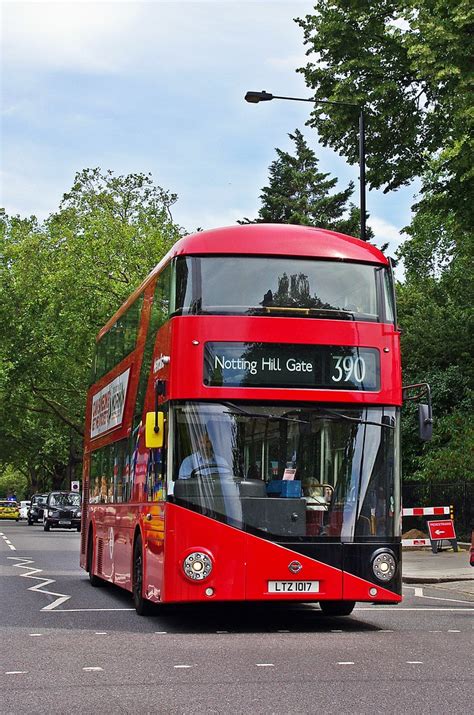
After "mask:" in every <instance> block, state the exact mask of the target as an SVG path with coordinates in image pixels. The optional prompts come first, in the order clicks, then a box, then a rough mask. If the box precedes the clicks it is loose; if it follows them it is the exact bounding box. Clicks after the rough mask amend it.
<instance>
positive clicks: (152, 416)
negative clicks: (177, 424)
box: [145, 411, 165, 449]
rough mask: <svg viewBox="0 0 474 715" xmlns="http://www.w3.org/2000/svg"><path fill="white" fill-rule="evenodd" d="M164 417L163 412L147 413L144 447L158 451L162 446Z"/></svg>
mask: <svg viewBox="0 0 474 715" xmlns="http://www.w3.org/2000/svg"><path fill="white" fill-rule="evenodd" d="M164 427H165V415H164V413H163V412H158V411H157V412H147V414H146V423H145V447H147V448H148V449H158V448H159V447H162V446H163V443H164V436H165V430H164Z"/></svg>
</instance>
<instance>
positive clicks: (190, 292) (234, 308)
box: [176, 256, 382, 321]
mask: <svg viewBox="0 0 474 715" xmlns="http://www.w3.org/2000/svg"><path fill="white" fill-rule="evenodd" d="M379 270H380V268H379V267H376V266H373V265H368V264H362V263H344V262H342V261H327V260H326V261H324V260H315V259H308V258H303V259H301V258H287V257H281V258H280V257H273V256H270V257H264V256H203V257H194V256H193V257H191V256H186V257H180V258H179V259H178V261H177V275H176V309H177V310H178V311H179V312H180V313H182V314H189V313H214V314H216V313H217V314H246V315H285V316H288V315H290V316H291V315H293V316H295V317H301V316H308V317H319V318H337V319H348V320H354V319H355V320H373V321H376V320H380V319H382V315H381V309H380V306H379V301H378V300H377V293H378V291H377V282H378V281H377V272H378V271H379ZM380 302H381V301H380Z"/></svg>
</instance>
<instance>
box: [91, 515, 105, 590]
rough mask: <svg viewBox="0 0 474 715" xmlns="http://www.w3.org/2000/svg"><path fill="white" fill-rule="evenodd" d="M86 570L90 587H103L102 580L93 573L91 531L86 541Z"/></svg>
mask: <svg viewBox="0 0 474 715" xmlns="http://www.w3.org/2000/svg"><path fill="white" fill-rule="evenodd" d="M87 570H88V572H89V583H90V585H91V586H94V588H98V587H99V586H103V585H104V582H103V581H102V579H101V578H99V577H98V576H96V575H95V573H94V533H93V531H92V529H91V531H89V538H88V539H87Z"/></svg>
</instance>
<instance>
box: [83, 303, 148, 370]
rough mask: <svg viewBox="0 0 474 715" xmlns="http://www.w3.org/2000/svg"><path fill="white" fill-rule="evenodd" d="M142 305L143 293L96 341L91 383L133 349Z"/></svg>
mask: <svg viewBox="0 0 474 715" xmlns="http://www.w3.org/2000/svg"><path fill="white" fill-rule="evenodd" d="M142 305H143V295H140V296H139V297H138V298H137V299H136V300H135V301H134V302H133V303H132V305H131V306H130V307H129V308H128V309H127V310H126V312H125V313H123V314H122V315H121V316H120V318H118V319H117V320H116V321H115V323H114V324H113V325H112V326H111V327H110V328H109V330H108V331H107V332H106V333H105V334H104V335H103V336H102V337H101V339H100V340H99V342H98V343H97V346H96V350H95V354H94V361H93V364H92V374H91V383H92V382H95V381H96V380H98V379H99V378H101V377H102V375H105V374H106V373H107V372H109V370H111V369H112V368H113V367H115V366H116V365H118V364H119V362H121V361H122V360H123V359H124V358H125V357H126V356H127V355H128V354H129V353H131V352H132V350H134V349H135V345H136V342H137V335H138V325H139V323H140V315H141V310H142Z"/></svg>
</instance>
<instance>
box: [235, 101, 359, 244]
mask: <svg viewBox="0 0 474 715" xmlns="http://www.w3.org/2000/svg"><path fill="white" fill-rule="evenodd" d="M271 99H287V100H290V101H292V102H312V103H313V104H335V105H340V106H342V107H356V109H358V110H359V186H360V237H361V239H362V240H363V241H366V240H367V237H366V225H365V122H364V110H363V109H362V107H360V106H359V105H358V104H352V103H351V102H331V101H330V100H328V99H310V98H308V97H280V96H278V95H276V94H270V92H265V90H263V91H262V92H247V94H246V95H245V101H246V102H250V103H251V104H258V103H259V102H268V101H270V100H271Z"/></svg>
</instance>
